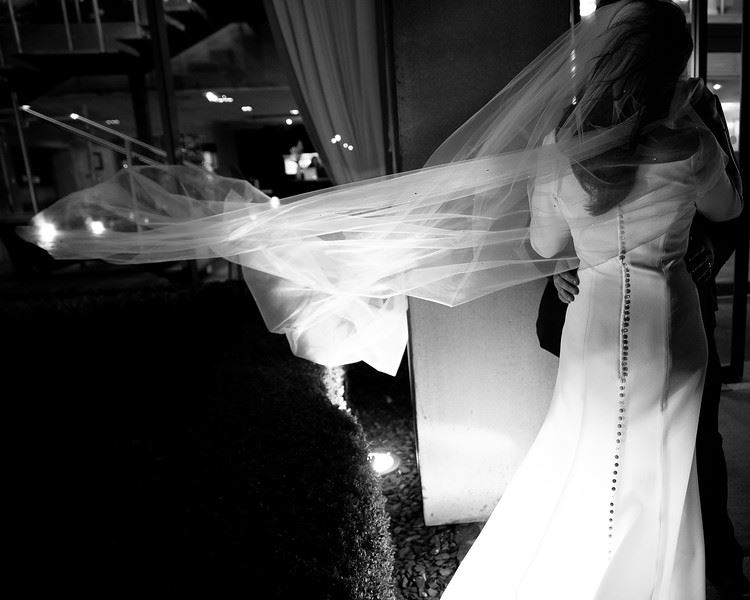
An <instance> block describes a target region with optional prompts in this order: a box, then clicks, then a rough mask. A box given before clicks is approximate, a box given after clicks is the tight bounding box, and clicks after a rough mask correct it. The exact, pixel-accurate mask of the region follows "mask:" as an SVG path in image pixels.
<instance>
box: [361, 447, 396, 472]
mask: <svg viewBox="0 0 750 600" xmlns="http://www.w3.org/2000/svg"><path fill="white" fill-rule="evenodd" d="M367 458H369V459H370V466H371V467H372V470H373V471H375V472H376V473H378V474H379V475H385V474H386V473H391V472H393V471H395V470H396V469H397V468H398V465H399V464H400V462H401V461H400V460H399V459H398V457H397V456H395V455H394V454H392V453H391V452H387V451H385V452H383V451H381V452H370V453H369V454H368V455H367Z"/></svg>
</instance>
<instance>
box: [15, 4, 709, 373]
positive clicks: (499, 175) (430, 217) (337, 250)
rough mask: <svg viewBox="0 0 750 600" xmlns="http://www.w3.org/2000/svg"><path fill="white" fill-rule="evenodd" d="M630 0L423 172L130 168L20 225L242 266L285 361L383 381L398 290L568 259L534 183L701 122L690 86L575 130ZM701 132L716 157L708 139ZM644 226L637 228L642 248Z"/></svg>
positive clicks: (60, 241)
mask: <svg viewBox="0 0 750 600" xmlns="http://www.w3.org/2000/svg"><path fill="white" fill-rule="evenodd" d="M635 4H638V3H630V2H628V1H627V0H626V1H623V2H619V3H616V4H614V5H612V6H609V7H606V8H603V9H600V10H598V11H597V12H596V13H595V14H594V15H593V16H592V17H591V18H589V19H586V20H584V21H583V22H582V23H580V24H578V25H577V26H576V27H575V28H574V29H573V30H572V31H570V32H568V33H566V34H564V35H562V36H561V37H560V38H559V39H558V40H557V41H555V42H554V43H553V44H552V45H551V46H550V47H549V48H547V50H545V51H544V52H543V53H542V54H541V55H540V56H539V57H537V58H536V59H535V60H534V61H533V62H532V63H531V64H530V65H529V66H528V67H526V68H525V69H524V70H523V71H522V72H521V73H520V74H519V75H518V76H517V77H516V78H515V79H514V80H513V81H512V82H511V83H510V84H509V85H508V86H506V87H505V88H504V89H503V90H502V91H500V92H499V93H498V94H497V95H496V96H495V97H494V98H492V99H491V100H490V101H489V102H488V103H487V104H486V105H485V106H484V107H483V108H482V109H481V110H480V111H478V112H477V113H476V114H475V115H474V116H473V117H472V118H470V119H469V120H468V121H467V122H466V123H465V124H464V125H463V126H462V127H461V128H459V129H458V130H457V131H456V132H455V133H454V134H453V135H452V136H450V137H449V138H448V139H447V140H446V141H445V142H444V143H443V144H442V145H441V146H440V147H439V148H438V149H437V150H436V152H435V153H434V154H433V156H432V157H431V158H430V160H429V161H428V163H427V164H426V166H425V167H424V168H422V169H418V170H415V171H410V172H405V173H400V174H396V175H392V176H386V177H380V178H376V179H371V180H366V181H362V182H357V183H353V184H348V185H342V186H338V187H334V188H329V189H325V190H321V191H316V192H312V193H308V194H302V195H299V196H294V197H291V198H286V199H283V200H281V201H280V202H278V201H275V200H272V199H271V198H269V197H267V196H266V195H264V194H263V193H261V192H260V191H259V190H257V189H255V188H254V187H252V186H251V185H250V184H249V183H247V182H245V181H241V180H237V179H229V178H226V177H220V176H217V175H214V174H211V173H207V172H204V171H202V170H200V169H197V168H191V167H187V166H164V167H135V168H130V169H127V170H123V171H121V172H120V173H118V174H117V175H116V176H115V177H114V178H112V179H111V180H108V181H106V182H104V183H101V184H99V185H96V186H94V187H92V188H89V189H86V190H83V191H80V192H76V193H74V194H71V195H70V196H67V197H66V198H63V199H62V200H60V201H58V202H57V203H55V204H53V205H52V206H51V207H50V208H48V209H46V210H44V211H43V212H41V213H40V214H38V215H37V216H36V217H35V218H34V220H33V223H32V226H31V227H27V228H20V231H19V232H20V234H21V235H22V236H23V237H24V238H26V239H28V240H30V241H32V242H34V243H36V244H38V245H40V246H42V247H43V248H45V249H47V250H48V251H49V252H50V253H51V254H52V255H53V256H55V257H57V258H98V259H104V260H106V261H110V262H114V263H123V264H129V263H148V262H159V261H175V260H184V259H194V258H209V257H225V258H226V259H228V260H230V261H233V262H236V263H238V264H240V265H242V266H243V267H244V269H243V271H244V274H245V279H246V281H247V283H248V285H249V286H250V289H251V291H252V293H253V296H254V298H255V300H256V302H257V304H258V306H259V308H260V310H261V312H262V314H263V317H264V319H265V322H266V325H267V326H268V328H269V329H270V330H272V331H275V332H279V333H284V334H286V335H287V337H288V339H289V342H290V345H291V348H292V351H293V352H294V353H295V354H297V355H299V356H302V357H305V358H308V359H310V360H313V361H315V362H319V363H321V364H326V365H338V364H346V363H351V362H356V361H360V360H362V361H365V362H368V363H369V364H371V365H372V366H374V367H375V368H377V369H379V370H381V371H384V372H387V373H391V374H393V373H395V371H396V369H397V368H398V365H399V362H400V360H401V357H402V355H403V351H404V348H405V345H406V342H407V325H406V298H405V296H412V297H415V298H422V299H425V300H429V301H432V302H438V303H440V304H444V305H447V306H456V305H459V304H462V303H465V302H469V301H471V300H474V299H476V298H479V297H481V296H484V295H486V294H490V293H492V292H495V291H497V290H500V289H503V288H506V287H509V286H513V285H518V284H521V283H525V282H528V281H532V280H535V279H539V278H542V277H546V276H549V275H551V274H553V273H556V272H560V271H563V270H567V269H570V268H572V267H573V266H577V264H578V261H577V258H576V254H575V249H574V248H573V246H572V244H571V245H569V246H568V248H567V249H566V250H565V251H563V252H562V253H559V254H557V255H556V256H553V257H546V256H542V255H541V254H539V253H537V252H536V251H535V250H534V248H533V247H532V245H531V243H530V224H531V222H532V217H533V214H532V207H531V203H530V200H529V198H530V196H532V194H531V193H530V192H532V191H533V189H534V187H535V186H539V185H540V183H544V182H550V181H554V180H556V179H557V178H559V177H560V176H561V174H563V173H565V172H570V169H571V165H585V164H587V163H586V161H587V160H589V159H592V157H594V158H595V157H597V156H602V155H606V154H607V153H610V154H612V156H613V157H614V158H612V157H611V158H610V162H609V163H608V164H609V165H610V166H613V165H614V166H635V168H637V163H638V162H639V161H642V160H644V159H643V156H644V154H648V152H640V153H636V154H637V155H638V156H639V158H634V156H636V154H633V153H630V154H627V153H626V154H624V155H622V156H620V155H619V154H617V152H616V151H617V149H618V148H621V147H623V146H624V145H628V144H631V142H632V140H633V136H634V131H639V132H640V138H639V139H640V140H641V141H640V143H641V144H645V147H647V145H648V143H647V141H644V140H647V139H648V131H649V129H654V128H658V127H661V128H665V127H666V128H674V129H680V130H684V129H685V127H686V126H689V127H692V128H694V130H695V131H700V130H701V128H702V130H705V127H704V126H703V125H702V122H701V121H700V119H698V118H697V117H696V116H695V114H694V113H693V112H692V110H691V109H690V98H689V95H690V89H689V86H686V85H678V87H677V90H676V92H675V94H674V99H673V101H672V107H671V109H670V111H669V114H668V115H666V116H664V117H663V118H661V119H659V120H658V121H654V122H652V123H650V124H649V125H648V126H646V127H645V128H640V129H639V121H638V119H639V117H638V113H637V112H636V113H634V115H633V116H626V117H624V118H622V119H619V120H618V122H617V124H615V125H611V126H601V127H595V128H593V129H592V128H590V127H589V128H586V127H584V126H583V124H584V123H585V122H587V118H588V117H589V116H590V115H591V114H593V112H594V111H596V110H599V109H600V107H601V103H600V100H601V98H602V97H603V95H605V94H607V93H609V92H610V91H611V81H612V80H615V79H617V78H618V70H620V69H622V68H624V67H625V66H626V65H627V61H628V60H629V57H628V55H623V56H620V57H614V58H613V59H612V60H607V61H602V60H600V58H601V57H602V56H604V55H605V54H606V52H607V50H608V49H609V48H610V46H611V44H612V41H613V39H614V36H617V35H622V27H619V26H618V22H619V21H620V20H621V19H622V15H623V14H624V13H627V11H628V10H630V9H629V7H630V6H634V5H635ZM625 22H626V26H627V27H630V25H627V23H630V21H627V20H625ZM622 97H623V98H624V99H623V100H622V101H621V103H620V104H621V105H622V106H625V105H626V104H627V100H628V98H627V95H626V94H625V95H624V96H622ZM610 105H611V106H614V107H615V109H617V106H618V103H617V102H615V103H614V104H612V103H610ZM623 110H624V109H623ZM588 121H590V119H589V120H588ZM705 131H707V130H705ZM699 137H700V139H701V140H702V141H705V144H706V147H707V148H708V149H709V150H712V151H715V148H712V147H711V144H712V142H711V140H712V139H713V138H712V136H710V134H709V135H708V136H702V135H701V136H699ZM713 144H714V145H715V142H713ZM702 151H703V150H701V152H702ZM618 157H619V158H618ZM720 167H721V165H719V166H718V167H717V168H716V169H714V171H716V175H718V173H719V172H720V170H721V169H720ZM582 168H585V167H582ZM714 176H715V175H714V173H713V172H712V173H707V174H706V178H707V179H710V178H711V177H714ZM537 201H538V202H539V201H540V200H539V199H537ZM541 201H544V200H543V199H542V200H541ZM543 209H544V207H543V206H542V207H541V208H540V207H537V208H536V209H535V210H543ZM657 213H658V207H653V211H652V212H650V215H649V218H652V217H653V215H654V214H657ZM597 218H599V219H607V218H614V217H613V216H611V215H608V214H606V213H605V214H603V215H600V216H599V217H597ZM542 227H553V226H551V225H543V226H542ZM554 227H559V226H554ZM561 233H564V232H560V231H552V230H550V231H541V232H539V231H537V234H539V235H550V236H557V235H561ZM649 235H650V234H649V228H648V227H644V228H643V239H642V242H645V241H647V240H648V236H649Z"/></svg>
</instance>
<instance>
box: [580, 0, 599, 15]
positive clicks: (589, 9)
mask: <svg viewBox="0 0 750 600" xmlns="http://www.w3.org/2000/svg"><path fill="white" fill-rule="evenodd" d="M595 10H596V0H581V16H582V17H588V16H589V15H591V14H593V12H594V11H595Z"/></svg>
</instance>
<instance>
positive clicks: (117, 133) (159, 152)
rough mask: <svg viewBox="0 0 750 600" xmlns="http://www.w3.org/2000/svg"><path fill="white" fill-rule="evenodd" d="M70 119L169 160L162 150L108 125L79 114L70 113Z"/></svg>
mask: <svg viewBox="0 0 750 600" xmlns="http://www.w3.org/2000/svg"><path fill="white" fill-rule="evenodd" d="M70 118H71V119H73V120H74V121H80V122H81V123H85V124H86V125H90V126H91V127H95V128H96V129H100V130H101V131H105V132H107V133H108V134H110V135H114V136H116V137H119V138H121V139H123V140H126V141H128V142H130V143H131V144H137V145H138V146H142V147H143V148H146V149H147V150H149V151H150V152H153V153H154V154H156V155H157V156H161V157H162V158H167V153H166V152H165V151H164V150H162V149H161V148H157V147H156V146H152V145H150V144H147V143H146V142H143V141H141V140H139V139H137V138H134V137H130V136H129V135H126V134H124V133H122V132H121V131H117V130H116V129H112V128H111V127H107V126H106V125H102V124H101V123H97V122H96V121H92V120H91V119H88V118H86V117H84V116H83V115H79V114H78V113H70Z"/></svg>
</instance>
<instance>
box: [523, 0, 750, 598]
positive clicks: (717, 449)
mask: <svg viewBox="0 0 750 600" xmlns="http://www.w3.org/2000/svg"><path fill="white" fill-rule="evenodd" d="M605 3H606V2H601V3H600V4H599V5H600V6H601V5H603V4H605ZM698 90H699V91H698V93H697V94H696V95H695V98H694V100H693V102H692V106H693V108H694V110H695V111H696V113H697V114H698V115H699V116H700V118H701V119H702V120H703V121H704V123H705V124H706V126H707V127H709V128H710V129H711V131H712V132H713V134H714V135H715V136H716V139H717V140H718V141H719V143H720V144H721V146H722V148H723V150H724V152H725V153H726V155H727V157H728V158H729V161H728V163H727V167H726V171H727V175H728V176H729V178H730V180H731V181H732V183H733V184H734V186H735V189H736V190H737V191H738V193H740V194H741V193H742V183H741V180H740V176H739V169H738V167H737V163H736V162H735V159H734V152H733V151H732V146H731V142H730V140H729V133H728V130H727V126H726V121H725V119H724V114H723V111H722V109H721V103H720V102H719V99H718V97H717V96H716V95H715V94H713V93H712V92H710V91H709V90H708V89H707V88H706V87H705V86H703V85H700V86H699V87H698ZM740 227H741V223H740V219H735V220H733V221H728V222H726V223H712V222H710V221H708V220H707V219H705V218H703V217H702V216H700V215H696V217H695V219H694V220H693V224H692V227H691V230H690V243H689V246H688V250H687V253H686V254H685V262H686V263H687V267H688V270H689V271H690V273H691V275H692V276H693V280H694V281H695V283H696V286H697V287H698V293H699V297H700V305H701V315H702V317H703V324H704V328H705V330H706V339H707V342H708V365H707V369H706V382H705V386H704V389H703V398H702V404H701V412H700V418H699V421H698V435H697V441H696V456H697V463H698V487H699V489H700V500H701V510H702V514H703V529H704V538H705V546H706V576H707V578H708V580H709V581H710V582H711V583H712V584H713V585H714V587H716V588H717V590H718V591H719V594H720V598H721V600H740V599H742V600H744V599H750V583H749V582H748V581H747V579H746V578H745V577H744V575H743V573H742V549H741V548H740V545H739V544H738V543H737V540H736V539H735V537H734V528H733V526H732V523H731V521H730V519H729V515H728V513H727V467H726V460H725V458H724V451H723V449H722V438H721V434H720V433H719V396H720V392H721V363H720V361H719V356H718V353H717V350H716V343H715V340H714V330H715V328H716V315H715V311H716V308H717V304H716V282H715V280H714V278H715V276H716V274H717V273H718V272H719V270H720V269H721V267H722V266H723V265H724V263H725V262H726V261H727V259H728V258H729V256H730V255H731V254H732V252H733V251H734V248H735V244H736V239H737V235H738V233H739V228H740ZM577 293H578V277H577V275H576V272H575V271H568V272H565V273H560V274H559V275H555V276H553V277H552V278H550V280H549V281H548V282H547V287H546V288H545V290H544V294H543V296H542V300H541V303H540V306H539V315H538V318H537V336H538V338H539V343H540V345H541V347H542V348H544V349H545V350H548V351H549V352H552V353H553V354H555V355H557V356H559V354H560V336H561V332H562V326H563V323H564V321H565V312H566V309H567V305H568V303H570V302H572V301H573V300H574V299H575V296H576V294H577Z"/></svg>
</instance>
